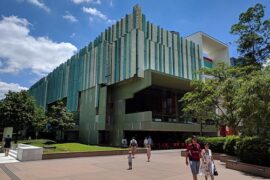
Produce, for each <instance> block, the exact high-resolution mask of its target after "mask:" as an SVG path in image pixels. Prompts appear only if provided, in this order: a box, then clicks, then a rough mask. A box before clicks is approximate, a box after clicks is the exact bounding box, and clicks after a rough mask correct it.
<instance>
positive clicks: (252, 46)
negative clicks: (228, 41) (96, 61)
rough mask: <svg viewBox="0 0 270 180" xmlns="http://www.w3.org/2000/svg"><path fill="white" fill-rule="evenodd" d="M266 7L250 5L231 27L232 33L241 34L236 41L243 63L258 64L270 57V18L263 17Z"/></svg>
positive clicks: (239, 59)
mask: <svg viewBox="0 0 270 180" xmlns="http://www.w3.org/2000/svg"><path fill="white" fill-rule="evenodd" d="M264 8H265V7H264V6H263V5H262V4H256V5H255V6H254V7H250V8H249V9H248V10H247V11H246V12H244V13H241V14H240V16H239V22H238V23H237V24H234V25H233V26H232V27H231V34H233V35H238V36H239V38H238V39H237V41H236V43H237V45H238V48H237V50H238V52H239V53H240V57H239V58H238V61H240V63H241V64H242V65H251V64H253V65H254V64H257V65H258V64H262V63H265V62H266V60H267V59H269V58H270V19H265V20H264V19H263V18H264V15H265V13H264Z"/></svg>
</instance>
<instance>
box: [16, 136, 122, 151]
mask: <svg viewBox="0 0 270 180" xmlns="http://www.w3.org/2000/svg"><path fill="white" fill-rule="evenodd" d="M19 143H24V144H29V145H33V146H38V147H44V146H54V147H55V148H50V149H44V151H43V152H44V154H50V153H66V152H91V151H109V150H125V149H123V148H115V147H105V146H95V145H85V144H80V143H59V144H58V143H55V142H54V141H51V140H47V139H38V140H25V141H19Z"/></svg>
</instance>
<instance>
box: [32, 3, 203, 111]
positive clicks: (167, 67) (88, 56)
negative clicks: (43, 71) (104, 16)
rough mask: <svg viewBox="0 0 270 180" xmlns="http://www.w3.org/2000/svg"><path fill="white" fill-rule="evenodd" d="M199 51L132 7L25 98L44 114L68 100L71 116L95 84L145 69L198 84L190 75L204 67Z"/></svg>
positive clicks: (137, 73) (134, 73) (112, 80)
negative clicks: (83, 94)
mask: <svg viewBox="0 0 270 180" xmlns="http://www.w3.org/2000/svg"><path fill="white" fill-rule="evenodd" d="M199 48H200V47H199V46H198V45H196V44H195V43H193V42H191V41H188V40H186V39H184V38H183V37H181V36H180V35H179V34H178V33H175V32H170V31H167V30H165V29H163V28H161V27H159V26H155V25H154V24H152V23H150V22H149V21H147V20H146V17H145V15H144V14H142V13H141V9H140V7H138V6H136V7H134V10H133V13H132V14H128V15H126V16H125V17H124V18H122V19H121V20H120V21H118V22H116V24H114V25H112V26H111V27H109V28H108V29H106V30H105V32H102V33H101V34H100V35H99V36H98V37H97V38H96V39H95V40H94V42H91V43H89V45H88V46H86V47H84V48H83V49H81V50H80V51H79V52H78V53H77V54H76V55H74V56H72V57H71V58H70V59H69V60H67V62H65V63H63V64H61V65H60V66H59V67H57V68H56V69H54V70H53V72H51V73H50V74H49V75H48V76H47V77H45V78H42V79H40V80H39V81H38V82H37V83H36V84H34V85H33V86H32V87H31V88H30V90H29V92H30V94H31V95H33V96H34V97H35V98H36V100H37V103H38V104H39V105H40V106H43V107H44V108H45V107H46V105H47V104H50V103H52V102H55V101H57V100H60V99H63V98H67V108H68V110H70V111H76V110H77V107H78V93H79V92H80V91H84V90H86V89H89V88H93V87H97V90H98V89H99V85H100V84H106V85H111V84H115V83H117V82H121V81H124V80H126V79H129V78H132V77H134V75H137V76H138V77H144V71H145V70H147V69H151V70H156V71H159V72H163V73H166V74H170V75H174V76H178V77H182V78H186V79H195V78H198V77H197V75H196V74H195V72H196V71H197V70H198V69H199V68H200V67H201V66H203V63H202V60H201V56H200V55H199ZM97 98H98V96H97ZM96 102H98V100H97V101H96ZM96 106H98V104H97V103H96Z"/></svg>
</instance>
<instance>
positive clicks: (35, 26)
mask: <svg viewBox="0 0 270 180" xmlns="http://www.w3.org/2000/svg"><path fill="white" fill-rule="evenodd" d="M256 3H262V4H263V5H264V6H266V9H265V17H266V18H267V19H270V1H269V0H261V1H258V0H189V1H185V0H179V1H176V0H144V1H143V0H141V1H138V0H125V1H124V0H1V1H0V15H1V17H0V99H1V98H2V97H3V94H4V93H5V92H7V90H9V89H10V90H14V91H16V90H20V89H26V88H29V87H30V86H31V85H33V84H34V83H35V82H36V81H37V80H38V79H40V78H41V77H43V76H45V75H46V74H47V73H48V72H50V71H52V70H53V69H54V68H55V67H56V66H58V65H59V64H61V63H62V62H64V61H65V60H67V59H68V58H69V57H70V56H72V55H73V54H74V53H76V51H78V50H79V49H81V48H82V47H84V46H85V45H87V44H88V43H89V42H90V41H92V40H93V39H95V37H97V36H98V35H99V34H100V32H102V31H104V30H105V28H107V27H108V26H110V25H111V24H112V23H113V22H114V21H115V20H119V19H120V18H121V17H124V15H125V14H129V13H131V12H132V7H133V6H134V5H135V4H139V5H140V6H141V7H142V12H143V13H144V14H145V15H146V18H147V20H149V21H151V22H152V23H154V24H156V25H160V26H161V27H163V28H165V29H167V30H174V31H178V32H180V34H181V35H182V36H187V35H190V34H192V33H194V32H197V31H204V32H206V33H207V34H209V35H211V36H212V37H215V38H216V39H218V40H220V41H222V42H224V43H226V44H228V45H229V47H230V56H237V52H236V46H235V44H233V42H234V40H236V38H237V37H235V36H232V35H230V33H229V32H230V28H231V26H232V24H234V23H237V22H238V17H239V14H240V13H241V12H244V11H246V10H247V9H248V8H249V7H251V6H254V5H255V4H256Z"/></svg>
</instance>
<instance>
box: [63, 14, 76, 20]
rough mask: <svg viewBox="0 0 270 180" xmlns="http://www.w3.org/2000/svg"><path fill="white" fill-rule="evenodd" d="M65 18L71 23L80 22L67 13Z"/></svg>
mask: <svg viewBox="0 0 270 180" xmlns="http://www.w3.org/2000/svg"><path fill="white" fill-rule="evenodd" d="M63 18H64V19H66V20H68V21H70V22H77V21H78V19H77V18H76V17H74V16H73V15H71V14H70V13H69V12H67V14H66V15H64V16H63Z"/></svg>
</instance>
